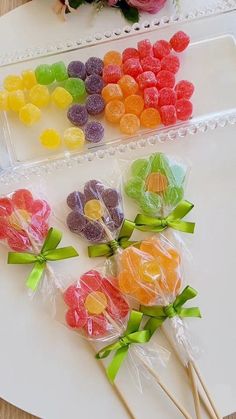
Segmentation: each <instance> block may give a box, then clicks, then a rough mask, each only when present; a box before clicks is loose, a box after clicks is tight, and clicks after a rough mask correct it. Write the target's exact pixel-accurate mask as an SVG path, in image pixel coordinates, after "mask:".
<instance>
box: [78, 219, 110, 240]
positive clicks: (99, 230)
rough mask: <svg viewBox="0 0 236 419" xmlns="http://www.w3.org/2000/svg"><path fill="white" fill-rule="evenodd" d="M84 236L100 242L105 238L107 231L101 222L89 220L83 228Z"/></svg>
mask: <svg viewBox="0 0 236 419" xmlns="http://www.w3.org/2000/svg"><path fill="white" fill-rule="evenodd" d="M83 235H84V237H85V238H86V239H87V240H88V241H90V242H92V243H96V242H100V241H102V240H104V239H105V236H106V235H105V231H104V228H103V226H102V224H101V223H100V222H94V221H93V222H87V223H86V226H85V228H84V229H83Z"/></svg>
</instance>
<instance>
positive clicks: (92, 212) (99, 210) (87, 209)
mask: <svg viewBox="0 0 236 419" xmlns="http://www.w3.org/2000/svg"><path fill="white" fill-rule="evenodd" d="M84 214H85V215H86V217H88V218H90V219H91V220H100V219H101V218H102V216H103V214H104V210H103V206H102V204H101V202H100V201H98V199H91V200H90V201H88V202H86V204H85V206H84Z"/></svg>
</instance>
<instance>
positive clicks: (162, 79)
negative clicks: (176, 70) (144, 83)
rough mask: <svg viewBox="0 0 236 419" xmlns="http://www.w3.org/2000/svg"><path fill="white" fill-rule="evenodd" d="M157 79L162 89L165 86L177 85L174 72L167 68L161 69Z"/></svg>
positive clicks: (159, 87)
mask: <svg viewBox="0 0 236 419" xmlns="http://www.w3.org/2000/svg"><path fill="white" fill-rule="evenodd" d="M156 79H157V87H158V89H162V88H163V87H170V88H171V89H172V88H173V87H174V85H175V76H174V74H173V73H171V72H170V71H167V70H161V71H160V72H159V73H158V74H157V75H156Z"/></svg>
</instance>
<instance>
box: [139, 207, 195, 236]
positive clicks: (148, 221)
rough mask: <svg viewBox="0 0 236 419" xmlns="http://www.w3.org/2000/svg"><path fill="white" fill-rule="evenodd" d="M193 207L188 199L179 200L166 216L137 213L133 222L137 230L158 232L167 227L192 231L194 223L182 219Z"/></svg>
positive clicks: (185, 231)
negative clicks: (157, 216) (159, 216)
mask: <svg viewBox="0 0 236 419" xmlns="http://www.w3.org/2000/svg"><path fill="white" fill-rule="evenodd" d="M193 207H194V205H193V204H192V203H191V202H189V201H181V202H180V203H179V204H178V205H177V207H176V208H175V209H174V210H173V211H172V212H171V213H170V214H169V215H168V217H166V218H156V217H150V216H149V215H143V214H138V215H137V217H136V218H135V220H134V222H135V225H136V228H137V230H141V231H153V232H155V233H159V232H161V231H163V230H165V229H166V228H168V227H171V228H173V229H175V230H179V231H183V232H184V233H193V232H194V228H195V223H191V222H189V221H182V218H183V217H185V216H186V215H187V214H188V213H189V212H190V211H191V210H192V208H193Z"/></svg>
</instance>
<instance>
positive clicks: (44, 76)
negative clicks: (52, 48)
mask: <svg viewBox="0 0 236 419" xmlns="http://www.w3.org/2000/svg"><path fill="white" fill-rule="evenodd" d="M35 77H36V80H37V83H39V84H43V85H47V84H51V83H53V82H54V80H55V74H54V72H53V70H52V68H51V66H50V65H49V64H40V65H38V66H37V67H36V69H35Z"/></svg>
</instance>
